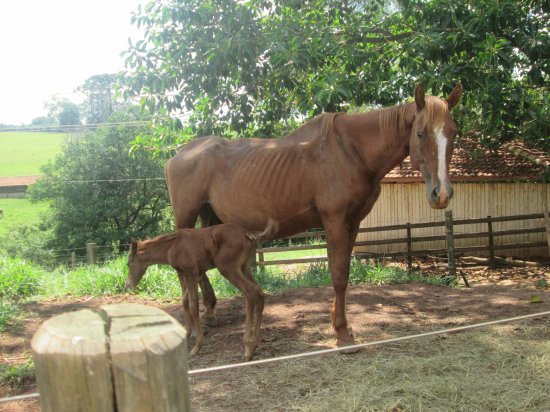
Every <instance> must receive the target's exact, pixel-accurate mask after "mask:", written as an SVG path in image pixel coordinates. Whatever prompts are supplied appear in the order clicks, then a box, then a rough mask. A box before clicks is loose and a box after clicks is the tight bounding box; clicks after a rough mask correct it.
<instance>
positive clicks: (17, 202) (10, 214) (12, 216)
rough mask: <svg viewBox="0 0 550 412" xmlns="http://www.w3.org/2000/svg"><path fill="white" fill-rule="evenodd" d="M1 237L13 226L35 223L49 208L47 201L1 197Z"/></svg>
mask: <svg viewBox="0 0 550 412" xmlns="http://www.w3.org/2000/svg"><path fill="white" fill-rule="evenodd" d="M0 209H2V210H3V213H2V216H1V217H0V237H1V236H3V235H5V234H7V233H8V232H9V230H10V229H11V228H14V227H17V226H21V225H34V224H38V223H39V221H40V215H41V214H42V213H43V212H45V211H46V210H47V209H48V204H47V203H45V202H40V203H31V202H30V201H28V200H27V199H0Z"/></svg>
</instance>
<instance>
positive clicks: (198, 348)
mask: <svg viewBox="0 0 550 412" xmlns="http://www.w3.org/2000/svg"><path fill="white" fill-rule="evenodd" d="M200 350H201V348H200V347H198V346H195V347H194V348H193V349H192V350H191V352H189V356H194V355H196V354H197V353H199V351H200Z"/></svg>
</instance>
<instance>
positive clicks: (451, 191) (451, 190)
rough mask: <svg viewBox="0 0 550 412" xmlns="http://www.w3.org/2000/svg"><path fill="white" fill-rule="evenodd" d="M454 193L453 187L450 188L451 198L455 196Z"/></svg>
mask: <svg viewBox="0 0 550 412" xmlns="http://www.w3.org/2000/svg"><path fill="white" fill-rule="evenodd" d="M453 193H454V191H453V188H452V187H450V188H449V199H451V198H452V197H453Z"/></svg>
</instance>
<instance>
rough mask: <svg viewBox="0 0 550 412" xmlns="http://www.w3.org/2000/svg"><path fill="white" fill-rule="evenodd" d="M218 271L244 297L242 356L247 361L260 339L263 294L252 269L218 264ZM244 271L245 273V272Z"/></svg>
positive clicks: (252, 354)
mask: <svg viewBox="0 0 550 412" xmlns="http://www.w3.org/2000/svg"><path fill="white" fill-rule="evenodd" d="M218 269H219V271H220V273H221V274H222V275H223V276H225V278H226V279H227V280H229V281H230V282H231V283H232V284H233V285H235V287H236V288H237V289H239V290H240V291H241V292H242V293H243V295H244V296H245V298H246V320H245V326H244V338H243V341H244V356H243V359H244V360H245V361H249V360H251V359H252V357H253V356H254V352H255V350H256V347H257V346H258V343H259V341H260V324H261V322H262V313H263V310H264V302H265V295H264V293H263V292H262V290H261V289H260V286H259V285H258V284H257V283H256V281H255V280H254V277H253V276H252V271H251V270H250V272H249V271H248V270H246V271H245V270H243V269H242V268H240V267H238V266H236V265H234V264H231V265H227V266H218ZM245 273H246V274H245Z"/></svg>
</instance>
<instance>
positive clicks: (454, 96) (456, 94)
mask: <svg viewBox="0 0 550 412" xmlns="http://www.w3.org/2000/svg"><path fill="white" fill-rule="evenodd" d="M461 94H462V85H461V84H460V83H457V84H456V86H455V88H454V89H453V91H452V92H451V94H450V95H449V96H448V97H447V104H448V105H449V110H450V109H452V108H453V107H455V106H456V104H457V103H458V101H459V100H460V95H461Z"/></svg>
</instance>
